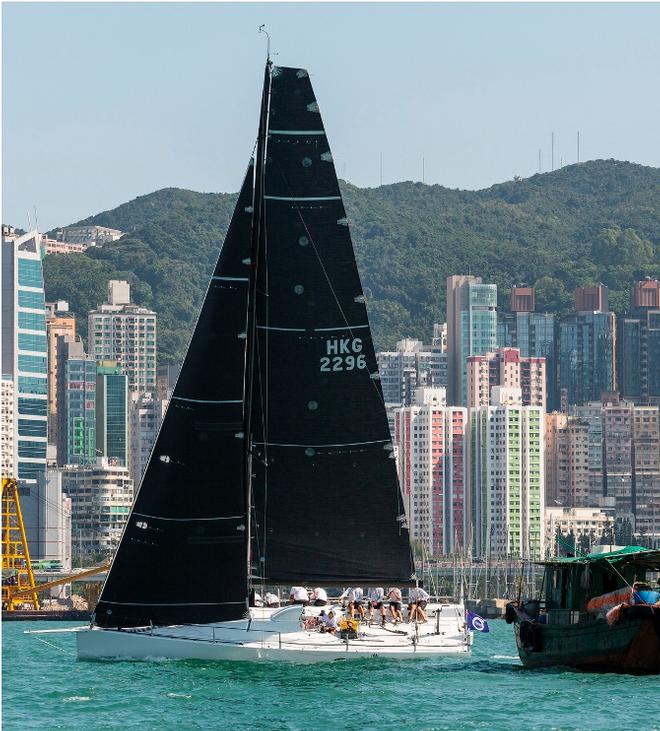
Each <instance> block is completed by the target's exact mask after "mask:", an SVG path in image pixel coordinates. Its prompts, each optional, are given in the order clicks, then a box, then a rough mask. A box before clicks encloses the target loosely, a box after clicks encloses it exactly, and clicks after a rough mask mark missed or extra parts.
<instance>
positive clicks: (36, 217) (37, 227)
mask: <svg viewBox="0 0 660 731" xmlns="http://www.w3.org/2000/svg"><path fill="white" fill-rule="evenodd" d="M34 227H35V228H36V229H37V231H38V230H39V218H38V216H37V207H36V206H35V207H34Z"/></svg>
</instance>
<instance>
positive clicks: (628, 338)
mask: <svg viewBox="0 0 660 731" xmlns="http://www.w3.org/2000/svg"><path fill="white" fill-rule="evenodd" d="M617 345H618V350H619V352H618V369H619V370H618V377H619V388H620V390H621V395H622V396H623V397H624V398H627V399H631V400H633V401H635V402H636V403H642V404H660V282H659V281H658V280H652V279H646V280H644V281H641V282H636V283H635V285H634V287H633V292H632V308H631V311H630V313H629V314H628V315H627V316H625V317H622V318H620V320H619V337H618V341H617Z"/></svg>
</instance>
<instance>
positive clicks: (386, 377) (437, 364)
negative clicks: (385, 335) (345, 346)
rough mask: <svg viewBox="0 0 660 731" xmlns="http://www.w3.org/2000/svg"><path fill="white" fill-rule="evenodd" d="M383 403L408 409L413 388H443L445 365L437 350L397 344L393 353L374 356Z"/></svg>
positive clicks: (408, 340) (416, 342) (409, 341)
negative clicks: (406, 406)
mask: <svg viewBox="0 0 660 731" xmlns="http://www.w3.org/2000/svg"><path fill="white" fill-rule="evenodd" d="M376 362H377V363H378V372H379V374H380V384H381V387H382V389H383V399H384V401H385V404H386V405H387V406H388V407H393V406H402V405H404V406H405V405H410V404H411V403H412V401H413V399H414V394H415V390H416V389H417V388H438V387H445V386H446V377H447V361H446V356H445V353H444V352H443V351H442V350H441V346H432V347H431V348H430V349H429V348H427V347H425V346H424V344H423V343H422V341H421V340H413V339H412V338H406V339H404V340H399V341H398V342H397V344H396V350H392V351H381V352H378V353H376Z"/></svg>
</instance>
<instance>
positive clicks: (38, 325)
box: [18, 312, 46, 330]
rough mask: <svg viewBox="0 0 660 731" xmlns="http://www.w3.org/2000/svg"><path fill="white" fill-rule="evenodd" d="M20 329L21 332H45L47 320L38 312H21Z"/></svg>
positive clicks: (19, 314) (19, 315) (19, 318)
mask: <svg viewBox="0 0 660 731" xmlns="http://www.w3.org/2000/svg"><path fill="white" fill-rule="evenodd" d="M18 327H19V328H20V329H21V330H45V329H46V318H45V316H44V315H43V314H41V313H37V312H19V313H18Z"/></svg>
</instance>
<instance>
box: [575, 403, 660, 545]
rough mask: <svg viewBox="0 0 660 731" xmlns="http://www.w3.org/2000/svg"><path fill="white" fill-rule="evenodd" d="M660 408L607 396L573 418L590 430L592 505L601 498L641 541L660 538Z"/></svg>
mask: <svg viewBox="0 0 660 731" xmlns="http://www.w3.org/2000/svg"><path fill="white" fill-rule="evenodd" d="M658 409H659V407H658V406H655V405H653V406H650V405H649V406H638V405H636V404H634V403H633V402H632V401H626V400H625V399H621V398H620V397H619V395H618V394H617V393H609V394H605V395H604V396H603V399H602V400H601V401H594V402H590V403H588V404H585V405H583V406H580V407H575V409H574V413H575V414H576V415H577V416H578V417H579V418H578V420H579V421H583V422H586V424H587V426H588V441H589V475H590V491H591V492H590V494H591V498H590V503H591V505H597V504H599V503H598V501H597V499H598V497H600V498H601V500H606V501H607V502H608V503H609V504H611V506H612V509H613V510H614V513H615V517H616V519H617V520H618V521H629V522H630V524H631V526H632V527H633V530H634V531H635V532H636V533H637V534H638V535H639V536H646V537H649V536H654V535H656V534H657V537H658V538H660V508H659V507H658V506H660V415H659V413H658ZM594 498H595V499H594Z"/></svg>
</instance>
